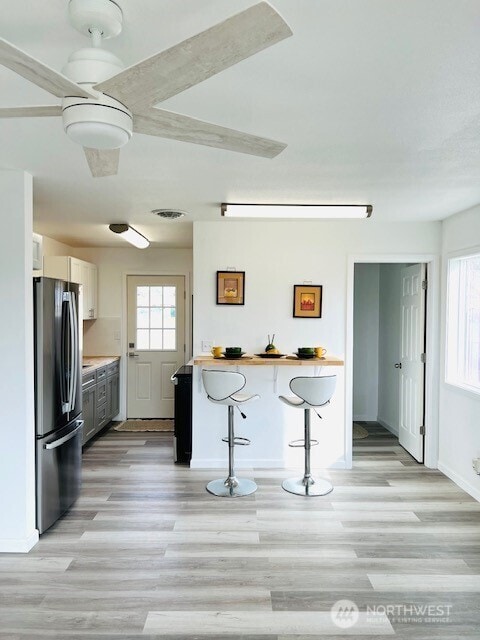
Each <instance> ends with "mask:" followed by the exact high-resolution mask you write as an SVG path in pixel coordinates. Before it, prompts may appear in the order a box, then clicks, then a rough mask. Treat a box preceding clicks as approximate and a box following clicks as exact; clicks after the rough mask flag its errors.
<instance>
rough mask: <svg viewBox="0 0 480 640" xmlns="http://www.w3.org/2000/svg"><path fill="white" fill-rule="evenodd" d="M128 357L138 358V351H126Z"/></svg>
mask: <svg viewBox="0 0 480 640" xmlns="http://www.w3.org/2000/svg"><path fill="white" fill-rule="evenodd" d="M128 357H129V358H138V353H133V351H129V352H128Z"/></svg>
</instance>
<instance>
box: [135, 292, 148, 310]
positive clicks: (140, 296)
mask: <svg viewBox="0 0 480 640" xmlns="http://www.w3.org/2000/svg"><path fill="white" fill-rule="evenodd" d="M148 289H149V287H137V307H148V305H149V304H150V302H149V296H148Z"/></svg>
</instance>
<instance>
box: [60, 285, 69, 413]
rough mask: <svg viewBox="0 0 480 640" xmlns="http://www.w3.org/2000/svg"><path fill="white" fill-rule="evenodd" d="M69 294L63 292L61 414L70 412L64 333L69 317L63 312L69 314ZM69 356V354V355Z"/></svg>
mask: <svg viewBox="0 0 480 640" xmlns="http://www.w3.org/2000/svg"><path fill="white" fill-rule="evenodd" d="M69 298H70V294H69V292H65V291H64V292H63V297H62V302H63V303H65V304H62V347H61V349H62V355H61V394H62V413H64V414H65V413H68V412H69V411H70V383H69V377H68V374H67V369H66V362H65V360H66V356H67V354H66V348H65V347H66V344H65V342H66V341H65V339H66V332H67V318H68V317H69V316H68V315H67V313H66V311H65V309H66V308H67V307H68V313H70V308H69ZM69 356H70V354H69Z"/></svg>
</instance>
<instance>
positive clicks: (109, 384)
mask: <svg viewBox="0 0 480 640" xmlns="http://www.w3.org/2000/svg"><path fill="white" fill-rule="evenodd" d="M112 387H113V377H110V378H107V421H108V422H110V420H111V419H112V418H113V402H112V401H113V393H112Z"/></svg>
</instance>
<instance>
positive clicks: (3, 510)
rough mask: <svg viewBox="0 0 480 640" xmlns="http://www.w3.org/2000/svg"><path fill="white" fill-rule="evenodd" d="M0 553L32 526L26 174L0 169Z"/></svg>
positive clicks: (24, 543)
mask: <svg viewBox="0 0 480 640" xmlns="http://www.w3.org/2000/svg"><path fill="white" fill-rule="evenodd" d="M0 193H1V204H0V210H1V215H2V219H3V220H4V221H6V222H7V223H8V229H7V230H6V232H5V233H2V234H0V267H1V273H2V278H1V279H0V299H1V300H2V301H3V304H4V313H2V314H0V336H1V354H2V367H1V370H0V371H1V373H0V432H1V438H2V439H1V442H2V444H1V447H2V454H1V463H0V552H2V551H17V552H25V551H28V550H29V549H31V547H32V546H33V545H34V544H35V543H36V542H37V540H38V531H37V530H36V529H35V446H34V445H35V427H34V393H33V287H32V177H31V176H30V175H28V174H26V173H23V172H20V171H0Z"/></svg>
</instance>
